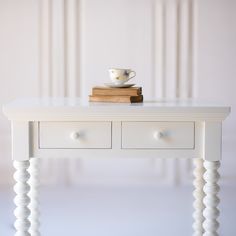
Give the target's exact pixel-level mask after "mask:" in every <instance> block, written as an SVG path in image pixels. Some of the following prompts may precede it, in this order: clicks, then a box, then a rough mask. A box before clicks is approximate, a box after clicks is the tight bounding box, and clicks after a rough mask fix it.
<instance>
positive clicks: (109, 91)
mask: <svg viewBox="0 0 236 236" xmlns="http://www.w3.org/2000/svg"><path fill="white" fill-rule="evenodd" d="M141 94H142V87H131V88H108V87H93V89H92V95H113V96H115V95H118V96H119V95H127V96H138V95H141Z"/></svg>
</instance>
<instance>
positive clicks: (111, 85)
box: [104, 83, 135, 88]
mask: <svg viewBox="0 0 236 236" xmlns="http://www.w3.org/2000/svg"><path fill="white" fill-rule="evenodd" d="M104 85H105V86H107V87H110V88H130V87H132V86H134V85H135V84H114V83H105V84H104Z"/></svg>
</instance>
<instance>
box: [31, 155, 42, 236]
mask: <svg viewBox="0 0 236 236" xmlns="http://www.w3.org/2000/svg"><path fill="white" fill-rule="evenodd" d="M29 173H30V179H29V181H28V183H29V185H30V192H29V197H30V204H29V209H30V216H29V220H30V229H29V232H30V235H31V236H40V232H39V226H40V221H39V217H40V213H39V207H38V206H39V199H38V197H39V196H38V195H39V158H31V159H30V168H29Z"/></svg>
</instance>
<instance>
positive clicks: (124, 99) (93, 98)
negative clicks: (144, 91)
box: [89, 95, 143, 103]
mask: <svg viewBox="0 0 236 236" xmlns="http://www.w3.org/2000/svg"><path fill="white" fill-rule="evenodd" d="M89 101H90V102H121V103H136V102H143V95H139V96H127V95H123V96H112V95H90V96H89Z"/></svg>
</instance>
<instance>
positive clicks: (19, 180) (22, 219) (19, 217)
mask: <svg viewBox="0 0 236 236" xmlns="http://www.w3.org/2000/svg"><path fill="white" fill-rule="evenodd" d="M13 165H14V167H15V169H16V171H15V174H14V179H15V181H16V184H15V186H14V191H15V192H16V197H15V199H14V202H15V204H16V209H15V211H14V214H15V217H16V221H15V224H14V226H15V229H16V233H15V236H30V234H29V232H28V230H29V227H30V222H29V220H28V217H29V215H30V210H29V208H28V205H29V202H30V198H29V197H28V195H27V194H28V192H29V190H30V186H29V185H28V183H27V181H28V179H29V177H30V175H29V173H28V171H27V169H28V167H29V165H30V162H29V160H26V161H14V162H13Z"/></svg>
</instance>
